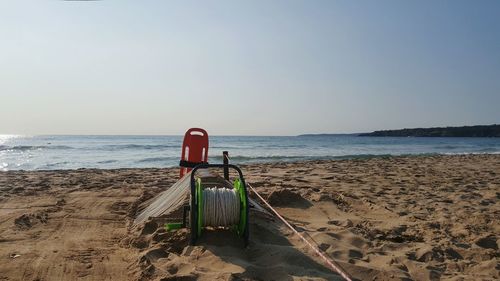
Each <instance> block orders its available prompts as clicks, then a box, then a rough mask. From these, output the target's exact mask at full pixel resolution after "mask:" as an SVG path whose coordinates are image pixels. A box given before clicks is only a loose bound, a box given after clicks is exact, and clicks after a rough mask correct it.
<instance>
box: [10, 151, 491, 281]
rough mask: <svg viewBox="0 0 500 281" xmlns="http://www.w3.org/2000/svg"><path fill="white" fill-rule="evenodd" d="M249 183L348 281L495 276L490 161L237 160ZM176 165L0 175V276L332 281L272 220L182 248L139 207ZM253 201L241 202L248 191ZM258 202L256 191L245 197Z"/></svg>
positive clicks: (182, 236)
mask: <svg viewBox="0 0 500 281" xmlns="http://www.w3.org/2000/svg"><path fill="white" fill-rule="evenodd" d="M242 170H243V172H244V174H245V176H246V179H247V181H248V182H250V183H251V184H252V185H253V186H254V187H255V188H256V189H257V191H258V192H259V193H260V194H262V195H263V196H264V197H265V198H267V199H268V201H269V202H270V203H271V204H272V205H273V206H274V207H276V209H277V210H278V211H279V212H280V213H281V214H282V215H283V216H284V217H285V218H286V219H287V220H289V221H290V222H291V223H292V224H293V225H294V226H295V227H296V229H297V230H299V231H300V232H301V233H303V234H304V235H305V236H306V237H307V239H309V240H310V241H312V242H314V243H316V245H317V246H318V247H319V248H320V249H321V250H322V251H323V252H325V253H326V254H327V255H328V256H329V257H331V258H332V259H333V260H335V261H336V262H337V263H338V264H340V265H341V266H342V267H343V268H344V269H345V270H346V271H347V272H349V273H350V274H351V275H352V276H353V277H354V278H355V279H357V280H498V279H499V278H500V273H499V272H500V265H499V260H500V252H499V244H500V241H499V240H498V236H499V234H500V224H499V217H500V204H499V199H500V155H455V156H413V157H387V158H370V159H357V160H336V161H310V162H296V163H270V164H254V165H244V166H242ZM177 177H178V169H117V170H98V169H80V170H59V171H9V172H0V280H39V281H42V280H342V279H341V278H340V276H339V275H337V274H335V273H334V272H332V271H331V270H330V269H329V268H328V267H327V266H326V265H325V264H324V263H323V262H322V260H321V259H319V258H318V257H316V256H315V255H314V254H313V252H312V251H311V250H310V249H309V248H307V247H306V246H305V245H304V244H303V243H302V242H301V240H300V239H299V238H298V237H297V236H295V235H294V234H293V233H292V232H291V231H290V230H288V229H287V228H286V227H285V226H284V225H283V224H282V223H280V222H279V220H277V219H276V218H274V217H271V216H267V215H262V214H258V213H251V218H250V219H251V223H250V227H251V232H250V245H249V246H248V247H247V248H242V247H241V245H240V244H241V243H240V241H239V239H237V238H236V237H234V235H233V234H232V233H230V232H214V233H208V234H207V235H205V236H204V237H202V239H201V240H200V243H199V245H197V246H189V245H188V236H187V231H186V230H179V231H174V232H166V231H165V230H164V229H163V228H162V226H161V225H158V224H157V223H156V222H155V220H151V221H150V222H148V223H146V224H145V225H141V226H140V227H138V228H133V227H131V225H132V224H131V222H132V220H133V218H134V217H135V215H136V211H137V208H138V206H139V205H140V204H141V203H142V202H144V201H146V200H147V199H150V198H152V197H153V196H155V195H156V194H158V193H160V192H162V191H164V190H165V189H167V188H169V187H170V186H171V185H172V184H173V183H174V182H175V181H176V180H177ZM251 196H252V195H251ZM252 198H255V196H252Z"/></svg>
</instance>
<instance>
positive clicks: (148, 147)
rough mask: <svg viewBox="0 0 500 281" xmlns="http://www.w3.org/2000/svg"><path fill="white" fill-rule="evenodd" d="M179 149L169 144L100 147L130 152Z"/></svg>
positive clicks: (101, 148)
mask: <svg viewBox="0 0 500 281" xmlns="http://www.w3.org/2000/svg"><path fill="white" fill-rule="evenodd" d="M174 147H175V148H179V145H167V144H108V145H103V146H100V147H98V148H97V149H99V150H128V149H145V150H154V149H166V148H174Z"/></svg>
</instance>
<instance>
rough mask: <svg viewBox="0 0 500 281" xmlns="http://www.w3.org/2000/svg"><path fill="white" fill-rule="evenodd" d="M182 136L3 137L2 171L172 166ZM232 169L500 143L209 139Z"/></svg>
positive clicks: (214, 154) (493, 149)
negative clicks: (224, 152) (243, 166)
mask: <svg viewBox="0 0 500 281" xmlns="http://www.w3.org/2000/svg"><path fill="white" fill-rule="evenodd" d="M182 139H183V137H182V136H90V135H85V136H76V135H71V136H62V135H53V136H49V135H47V136H20V135H0V171H8V170H59V169H79V168H101V169H115V168H152V167H174V166H177V165H178V163H179V160H180V154H181V145H182ZM225 150H226V151H229V157H230V160H231V163H233V164H247V163H264V162H290V161H302V160H321V159H325V160H326V159H349V158H369V157H384V156H391V155H435V154H485V153H487V154H500V138H426V137H360V136H356V135H303V136H210V146H209V162H210V163H221V162H222V151H225Z"/></svg>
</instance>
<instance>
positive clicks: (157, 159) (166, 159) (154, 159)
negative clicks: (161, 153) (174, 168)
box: [136, 157, 178, 163]
mask: <svg viewBox="0 0 500 281" xmlns="http://www.w3.org/2000/svg"><path fill="white" fill-rule="evenodd" d="M175 160H178V158H177V157H149V158H144V159H141V160H137V161H136V162H137V163H148V162H172V161H175Z"/></svg>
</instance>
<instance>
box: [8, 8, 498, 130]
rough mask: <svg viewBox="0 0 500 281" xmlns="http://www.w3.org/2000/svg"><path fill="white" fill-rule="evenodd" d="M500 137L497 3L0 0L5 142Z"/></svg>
mask: <svg viewBox="0 0 500 281" xmlns="http://www.w3.org/2000/svg"><path fill="white" fill-rule="evenodd" d="M493 123H500V1H472V0H471V1H455V0H454V1H397V0H395V1H366V2H364V1H333V0H328V1H291V0H288V1H269V0H266V1H253V0H252V1H193V2H192V1H184V0H183V1H125V0H114V1H112V0H106V1H84V2H75V1H42V0H32V1H22V0H19V1H18V0H16V1H12V0H0V134H2V133H3V134H8V133H10V134H183V133H184V131H185V130H186V129H187V128H189V127H195V126H200V127H204V128H206V129H207V130H208V131H209V133H211V134H230V135H295V134H302V133H350V132H364V131H372V130H378V129H397V128H404V127H428V126H443V125H444V126H447V125H474V124H493Z"/></svg>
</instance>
